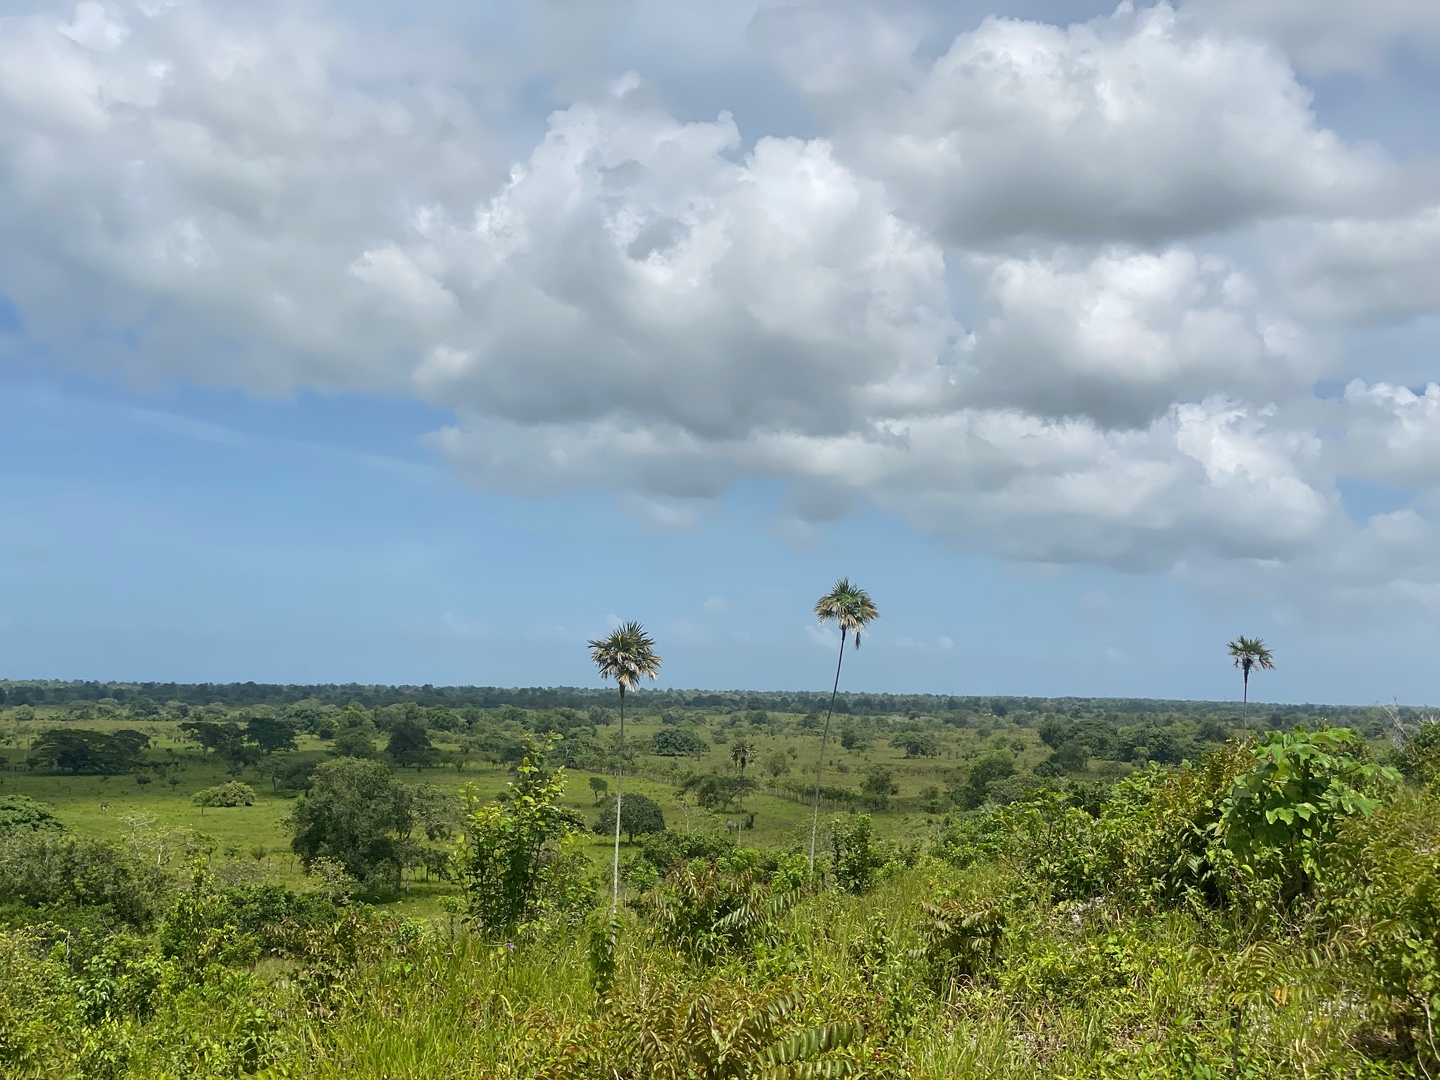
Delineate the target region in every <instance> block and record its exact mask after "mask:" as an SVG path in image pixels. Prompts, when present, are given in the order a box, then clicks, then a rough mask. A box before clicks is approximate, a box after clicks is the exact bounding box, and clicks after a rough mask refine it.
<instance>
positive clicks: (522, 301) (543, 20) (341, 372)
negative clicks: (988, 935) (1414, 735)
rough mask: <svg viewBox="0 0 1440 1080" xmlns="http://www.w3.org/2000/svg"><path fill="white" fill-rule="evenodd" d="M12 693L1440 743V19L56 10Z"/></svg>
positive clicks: (8, 112)
mask: <svg viewBox="0 0 1440 1080" xmlns="http://www.w3.org/2000/svg"><path fill="white" fill-rule="evenodd" d="M4 12H5V14H4V15H3V16H0V176H3V183H0V677H11V678H98V679H127V680H148V679H165V680H170V679H173V680H181V681H231V680H251V679H253V680H255V681H274V682H348V681H360V682H387V683H411V684H422V683H433V684H437V685H439V684H451V683H465V684H486V685H504V686H511V685H525V686H530V685H590V684H594V683H596V682H597V680H596V678H595V676H594V673H593V670H592V669H591V668H590V666H589V664H588V659H587V651H586V648H585V643H586V640H587V639H589V638H592V637H596V636H598V635H601V634H603V633H605V632H606V631H607V629H608V628H610V627H611V626H614V625H616V624H617V623H618V622H619V621H621V620H630V619H638V620H640V621H642V622H643V623H644V624H645V625H646V626H647V628H649V629H650V630H651V632H652V633H653V634H654V636H655V637H656V639H657V645H658V651H659V652H660V653H661V655H662V656H663V657H664V660H665V663H664V666H663V668H662V675H663V680H662V682H663V685H668V686H676V687H697V688H698V687H704V688H753V689H817V688H822V689H823V688H826V687H828V685H829V682H830V680H831V678H832V677H833V664H834V659H833V657H834V650H835V648H836V645H837V639H836V637H835V636H834V633H833V631H831V630H830V629H828V628H825V627H820V626H817V625H816V623H815V620H814V618H813V616H812V615H811V614H810V609H811V606H812V605H813V603H814V601H815V599H816V598H817V597H818V596H819V595H820V594H821V593H823V592H825V591H826V590H827V588H828V587H829V586H830V584H831V583H832V582H833V581H834V580H835V579H836V578H838V577H840V576H841V575H848V576H850V577H851V578H852V579H853V580H855V581H856V582H857V583H859V584H861V585H863V586H864V587H866V588H867V589H868V590H869V591H870V592H871V594H872V595H873V597H874V599H875V601H876V603H877V605H878V607H879V609H880V612H881V617H880V619H879V620H878V621H877V622H876V623H875V624H874V626H873V628H872V632H871V633H869V634H868V635H867V636H866V638H865V641H864V644H863V646H862V648H861V650H860V651H859V652H858V653H856V654H854V655H851V656H849V657H847V661H846V668H845V673H844V678H843V681H842V685H843V686H844V687H845V688H848V689H853V690H872V691H893V692H931V693H944V694H961V695H966V694H984V695H994V694H1033V695H1087V696H1088V695H1100V696H1147V697H1168V698H1207V699H1227V698H1234V697H1237V696H1238V692H1239V688H1240V680H1239V675H1238V672H1236V671H1235V670H1234V669H1233V668H1232V667H1230V666H1229V662H1228V660H1227V658H1226V655H1225V644H1226V642H1227V641H1229V640H1230V639H1232V638H1234V637H1235V636H1237V635H1239V634H1245V635H1248V636H1261V637H1263V638H1264V639H1265V640H1266V642H1267V643H1268V644H1269V645H1270V646H1271V648H1272V649H1273V650H1274V653H1275V658H1276V670H1275V671H1274V672H1265V673H1262V674H1261V675H1260V676H1258V677H1257V678H1256V680H1255V685H1254V686H1253V690H1254V694H1255V696H1256V697H1257V698H1259V699H1261V700H1273V701H1297V702H1303V701H1308V702H1316V703H1326V702H1331V703H1350V704H1369V703H1375V702H1385V701H1390V700H1391V699H1392V698H1398V699H1399V700H1401V701H1402V702H1407V703H1414V704H1424V703H1430V702H1433V701H1435V700H1437V699H1440V692H1437V691H1440V686H1437V667H1436V665H1435V663H1434V657H1435V656H1436V652H1437V646H1440V633H1437V614H1440V531H1437V529H1440V361H1437V355H1436V350H1437V344H1440V155H1437V149H1440V127H1437V125H1435V123H1434V120H1433V118H1434V116H1435V115H1436V112H1437V110H1440V5H1436V4H1435V3H1433V0H1372V2H1370V3H1367V4H1365V5H1357V4H1354V3H1352V2H1351V0H1271V2H1268V3H1265V4H1255V3H1253V2H1250V0H1188V2H1180V0H1177V2H1175V3H1173V4H1164V3H1159V4H1151V3H1131V2H1129V0H1127V2H1124V3H1121V4H1120V5H1119V6H1118V7H1115V6H1113V5H1096V4H1091V3H1081V2H1078V0H1048V2H1041V0H1028V2H1025V0H1013V2H1008V3H1007V2H1000V0H990V2H989V3H985V4H976V3H970V2H968V0H962V2H954V0H950V2H947V3H943V4H941V3H934V4H929V3H924V2H920V0H913V2H895V0H890V2H887V3H866V2H864V0H844V2H833V3H832V2H824V0H822V2H817V3H809V4H795V5H792V4H785V3H774V2H767V3H754V2H753V0H666V2H664V3H661V2H659V0H535V2H534V3H530V4H523V5H519V4H498V3H484V2H467V3H463V4H462V3H458V2H441V0H407V2H405V3H400V2H398V0H383V2H382V0H349V2H347V3H343V4H342V3H338V2H334V3H332V2H327V0H298V2H296V0H286V2H284V3H280V2H278V0H277V2H271V0H247V2H245V3H239V2H231V3H222V2H218V0H107V2H94V0H86V2H82V3H79V4H73V3H49V2H43V0H8V2H7V3H6V4H5V5H4Z"/></svg>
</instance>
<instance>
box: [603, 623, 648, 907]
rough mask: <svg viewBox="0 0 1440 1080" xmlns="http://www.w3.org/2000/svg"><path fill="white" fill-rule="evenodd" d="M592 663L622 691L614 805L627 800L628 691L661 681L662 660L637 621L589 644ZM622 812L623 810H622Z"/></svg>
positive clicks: (616, 874)
mask: <svg viewBox="0 0 1440 1080" xmlns="http://www.w3.org/2000/svg"><path fill="white" fill-rule="evenodd" d="M589 645H590V660H591V662H592V663H593V664H594V665H595V666H596V668H598V669H599V671H600V678H602V679H614V680H615V685H616V686H618V687H619V688H620V739H619V749H620V752H619V754H618V755H617V758H616V762H615V802H616V804H617V805H619V804H620V803H621V802H623V800H624V797H625V691H627V690H634V689H635V687H636V686H638V685H639V684H640V681H641V680H642V679H650V680H651V681H654V680H655V679H657V678H659V673H660V664H661V660H660V657H658V656H656V655H655V642H654V640H653V639H652V638H651V637H650V635H649V634H647V633H645V629H644V627H642V626H641V625H640V624H639V623H638V622H628V623H625V624H624V625H623V626H619V627H616V628H615V629H614V630H612V631H611V632H610V634H609V636H607V637H603V638H599V639H596V640H593V641H591V642H589ZM621 813H623V810H622V811H621ZM620 822H621V814H619V813H617V814H616V815H615V860H614V864H613V866H612V868H611V879H612V880H611V897H610V910H611V911H612V912H613V911H614V910H615V909H616V908H618V907H619V906H620Z"/></svg>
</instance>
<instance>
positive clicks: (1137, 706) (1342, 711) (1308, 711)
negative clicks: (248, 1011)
mask: <svg viewBox="0 0 1440 1080" xmlns="http://www.w3.org/2000/svg"><path fill="white" fill-rule="evenodd" d="M634 697H635V703H636V706H635V707H636V708H637V710H640V711H645V712H662V713H663V712H664V711H665V710H673V709H682V708H688V709H705V710H710V711H726V712H760V713H792V714H793V713H798V714H807V713H821V714H823V712H824V710H825V708H826V706H827V705H828V703H829V697H830V695H829V694H828V693H815V692H803V691H799V692H787V691H739V690H729V691H705V690H679V689H668V690H667V689H660V690H657V689H637V690H636V691H635V692H634ZM612 701H613V691H607V690H605V689H604V688H600V687H595V688H588V687H565V686H559V687H498V686H431V685H429V684H426V685H424V686H371V685H363V684H358V683H345V684H335V683H330V684H321V685H299V684H286V685H279V684H268V683H254V682H245V683H173V682H137V683H115V682H97V681H72V682H61V681H43V680H36V681H13V680H0V707H16V706H23V705H31V706H37V705H70V704H76V703H82V702H90V703H102V702H113V703H115V704H116V705H118V706H122V707H124V708H125V711H126V712H127V714H129V715H131V716H142V717H143V716H145V715H155V714H157V713H158V712H159V711H160V710H161V707H162V705H165V704H169V703H175V704H179V705H184V706H188V707H190V708H196V707H203V706H208V705H220V706H224V707H226V708H229V709H244V708H253V707H257V706H269V707H271V708H279V709H283V708H286V707H289V706H312V707H313V706H325V705H331V706H336V707H344V706H346V705H349V704H351V703H352V702H353V703H356V704H358V705H360V706H363V707H364V708H366V709H381V708H387V707H394V706H413V707H414V708H416V709H428V708H443V709H449V710H459V709H464V708H474V709H499V708H503V707H506V706H510V707H514V708H517V709H524V710H529V711H538V710H557V709H569V710H573V711H577V712H581V713H585V712H589V711H590V710H592V709H595V708H600V709H604V708H606V707H608V706H609V705H610V704H611V703H612ZM137 710H138V711H137ZM1238 710H1239V704H1238V703H1231V702H1210V701H1172V700H1167V699H1149V698H1075V697H1062V698H1039V697H979V696H953V695H944V694H872V693H843V692H842V693H840V694H838V695H837V697H836V700H835V712H836V713H837V714H839V715H842V716H845V715H877V714H887V715H901V716H906V717H911V718H918V717H932V718H936V719H947V720H948V719H952V718H955V717H969V718H977V719H978V718H987V717H994V718H997V719H1005V718H1007V717H1012V718H1015V719H1017V720H1019V719H1021V718H1024V717H1027V716H1032V717H1033V716H1051V715H1063V716H1069V717H1071V718H1072V719H1079V718H1081V717H1083V716H1088V715H1104V716H1110V717H1113V718H1115V720H1116V722H1119V720H1120V719H1121V718H1124V717H1132V718H1135V719H1134V720H1133V722H1135V723H1139V722H1141V721H1142V720H1143V719H1144V718H1147V717H1151V718H1153V717H1157V716H1165V717H1173V718H1176V719H1193V720H1202V719H1205V718H1208V717H1211V716H1213V715H1215V714H1216V713H1217V712H1223V713H1227V714H1228V713H1229V712H1231V711H1233V712H1234V713H1235V714H1236V715H1238ZM1264 710H1265V711H1264V712H1262V713H1260V714H1259V715H1258V718H1259V719H1260V720H1264V721H1266V722H1267V725H1268V726H1270V727H1272V728H1278V727H1284V726H1289V725H1290V724H1293V723H1295V722H1299V721H1304V720H1306V719H1309V718H1312V717H1316V716H1324V717H1327V718H1330V719H1331V720H1332V721H1333V722H1336V723H1340V722H1343V723H1346V724H1349V725H1351V726H1356V727H1359V728H1361V729H1362V730H1363V729H1364V728H1365V727H1367V726H1375V725H1376V724H1380V723H1382V722H1383V721H1384V715H1383V711H1382V710H1381V709H1380V708H1379V707H1378V706H1375V707H1371V706H1316V705H1310V704H1292V705H1266V706H1264ZM1405 711H1406V713H1407V716H1408V714H1409V713H1411V712H1414V713H1415V717H1418V715H1419V713H1418V711H1416V710H1405ZM1415 717H1411V718H1412V719H1414V718H1415ZM412 718H413V717H412ZM427 726H433V725H427Z"/></svg>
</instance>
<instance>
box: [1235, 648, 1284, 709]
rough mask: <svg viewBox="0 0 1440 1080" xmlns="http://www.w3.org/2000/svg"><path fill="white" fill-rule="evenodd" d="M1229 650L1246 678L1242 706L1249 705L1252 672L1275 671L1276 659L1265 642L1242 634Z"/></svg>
mask: <svg viewBox="0 0 1440 1080" xmlns="http://www.w3.org/2000/svg"><path fill="white" fill-rule="evenodd" d="M1229 649H1230V659H1232V660H1234V661H1235V666H1236V667H1238V668H1239V669H1240V671H1241V674H1242V676H1243V678H1244V681H1243V683H1242V684H1241V698H1240V700H1241V702H1242V704H1245V705H1249V704H1250V672H1252V671H1254V670H1255V669H1256V668H1259V669H1260V670H1261V671H1274V670H1275V658H1274V657H1273V656H1272V655H1271V653H1270V650H1269V649H1268V648H1266V646H1265V642H1263V641H1261V640H1260V639H1259V638H1258V637H1253V638H1249V637H1246V636H1245V635H1244V634H1241V635H1240V637H1239V638H1238V639H1237V640H1235V641H1232V642H1230V645H1229ZM1245 726H1246V727H1247V728H1248V727H1249V726H1250V717H1249V711H1248V710H1247V711H1246V716H1245Z"/></svg>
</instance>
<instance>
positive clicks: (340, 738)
mask: <svg viewBox="0 0 1440 1080" xmlns="http://www.w3.org/2000/svg"><path fill="white" fill-rule="evenodd" d="M330 749H331V751H332V752H334V753H335V754H337V755H339V756H340V757H352V758H374V757H376V756H377V755H378V753H379V752H378V751H377V750H376V749H375V739H374V738H373V736H372V735H371V728H370V727H369V726H368V725H367V726H361V727H351V728H346V729H345V730H344V731H342V732H340V733H339V734H338V735H336V736H335V741H334V742H332V743H331V744H330Z"/></svg>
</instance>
